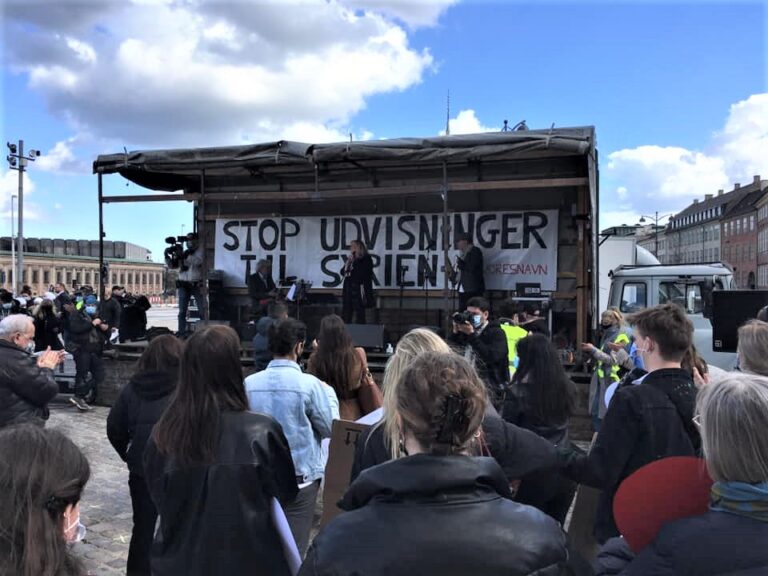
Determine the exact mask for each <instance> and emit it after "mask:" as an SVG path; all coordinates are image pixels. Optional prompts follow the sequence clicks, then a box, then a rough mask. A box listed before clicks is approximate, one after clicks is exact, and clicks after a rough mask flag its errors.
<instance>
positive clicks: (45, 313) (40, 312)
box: [32, 297, 64, 352]
mask: <svg viewBox="0 0 768 576" xmlns="http://www.w3.org/2000/svg"><path fill="white" fill-rule="evenodd" d="M32 317H33V319H34V323H35V352H40V351H42V350H45V349H46V348H50V349H51V350H63V349H64V344H62V342H61V339H60V337H59V336H60V334H61V320H60V319H59V317H58V315H57V314H56V311H55V309H54V305H53V299H51V298H47V297H46V298H43V301H42V302H41V303H40V305H39V306H38V307H37V309H36V310H35V312H34V314H33V316H32Z"/></svg>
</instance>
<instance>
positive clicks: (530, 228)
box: [523, 212, 549, 249]
mask: <svg viewBox="0 0 768 576" xmlns="http://www.w3.org/2000/svg"><path fill="white" fill-rule="evenodd" d="M534 218H536V219H538V222H536V223H532V222H531V221H532V220H533V219H534ZM548 222H549V219H548V218H547V215H546V214H544V213H543V212H526V213H525V215H524V216H523V248H529V247H530V245H531V236H533V237H534V238H536V242H537V243H538V245H539V246H540V247H541V248H545V249H546V247H547V245H546V244H545V243H544V239H543V238H542V237H541V235H540V234H539V229H541V228H546V227H547V224H548Z"/></svg>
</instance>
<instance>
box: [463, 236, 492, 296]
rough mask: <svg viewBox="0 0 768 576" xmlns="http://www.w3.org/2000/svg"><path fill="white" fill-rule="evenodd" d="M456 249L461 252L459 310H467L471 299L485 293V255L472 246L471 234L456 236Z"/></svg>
mask: <svg viewBox="0 0 768 576" xmlns="http://www.w3.org/2000/svg"><path fill="white" fill-rule="evenodd" d="M456 249H457V250H459V252H460V254H459V256H458V257H457V258H456V268H458V270H459V275H458V280H457V283H456V286H457V288H456V289H457V291H458V292H459V310H465V309H466V307H467V301H468V300H469V299H470V298H474V297H475V296H482V295H483V294H484V293H485V279H484V278H483V253H482V252H481V251H480V248H478V247H477V246H475V245H474V244H472V237H471V236H470V235H469V234H459V235H457V236H456Z"/></svg>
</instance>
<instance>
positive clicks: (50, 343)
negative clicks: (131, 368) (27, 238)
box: [0, 283, 151, 411]
mask: <svg viewBox="0 0 768 576" xmlns="http://www.w3.org/2000/svg"><path fill="white" fill-rule="evenodd" d="M0 301H2V303H3V305H2V311H0V319H2V321H6V320H7V321H8V323H9V324H8V325H9V328H8V330H9V331H12V332H13V333H14V334H24V333H26V332H27V331H29V332H30V333H31V334H33V336H32V340H30V342H28V343H27V344H25V347H24V348H25V350H26V351H27V352H29V353H31V354H36V355H37V354H43V353H44V352H46V351H48V350H51V351H58V352H60V354H59V355H58V356H57V358H58V360H59V363H60V362H61V361H63V359H64V356H65V353H68V354H71V356H72V359H73V361H74V363H75V383H74V395H73V397H72V399H71V402H72V404H73V405H74V406H76V407H77V408H78V409H79V410H82V411H88V410H90V409H91V406H90V405H91V404H92V403H93V402H95V401H96V395H97V392H98V389H99V386H100V384H101V383H102V382H103V380H104V377H105V375H104V365H103V361H102V355H103V352H104V350H105V349H106V348H108V347H109V346H111V344H112V342H114V341H116V340H117V339H118V338H119V339H120V341H125V340H126V339H135V338H139V337H142V336H145V335H146V324H147V319H146V311H147V310H148V309H149V308H150V307H151V305H150V304H149V301H148V299H147V298H146V297H145V296H139V297H137V298H135V297H133V296H131V295H130V294H126V292H125V289H124V287H122V286H113V287H112V289H111V290H110V291H109V293H108V294H107V297H106V298H105V299H104V300H102V301H99V300H98V298H97V296H96V294H95V292H94V290H93V287H91V286H87V285H85V286H81V287H79V288H78V289H77V290H75V289H73V290H72V292H70V291H68V290H67V287H66V286H65V285H64V284H62V283H58V284H56V285H54V286H51V290H50V291H48V292H46V293H44V294H42V295H41V296H32V294H31V289H30V287H29V286H24V287H23V289H22V291H21V294H20V295H19V296H18V297H15V298H14V297H13V295H12V294H11V293H10V292H8V291H7V290H0ZM30 326H31V328H29V327H30ZM25 327H26V328H25ZM0 362H2V358H0ZM57 365H58V364H57ZM55 367H56V366H53V368H55Z"/></svg>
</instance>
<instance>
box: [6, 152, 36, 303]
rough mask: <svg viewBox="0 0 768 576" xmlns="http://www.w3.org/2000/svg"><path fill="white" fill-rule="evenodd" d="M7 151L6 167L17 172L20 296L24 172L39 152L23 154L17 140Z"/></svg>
mask: <svg viewBox="0 0 768 576" xmlns="http://www.w3.org/2000/svg"><path fill="white" fill-rule="evenodd" d="M7 146H8V151H9V152H10V154H8V156H7V157H6V160H8V166H9V168H10V169H11V170H17V171H18V172H19V194H18V196H19V227H18V236H17V238H18V242H17V244H16V245H17V246H18V248H19V250H18V252H19V255H18V258H17V260H16V268H15V270H14V273H13V274H14V278H13V280H14V284H15V293H16V294H21V290H22V288H23V286H24V172H26V169H27V165H28V164H29V162H30V161H32V162H34V161H35V160H37V159H38V158H39V157H40V151H39V150H35V149H32V150H30V151H29V152H27V154H26V155H25V154H24V140H19V143H18V145H17V144H13V143H12V142H8V143H7Z"/></svg>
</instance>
